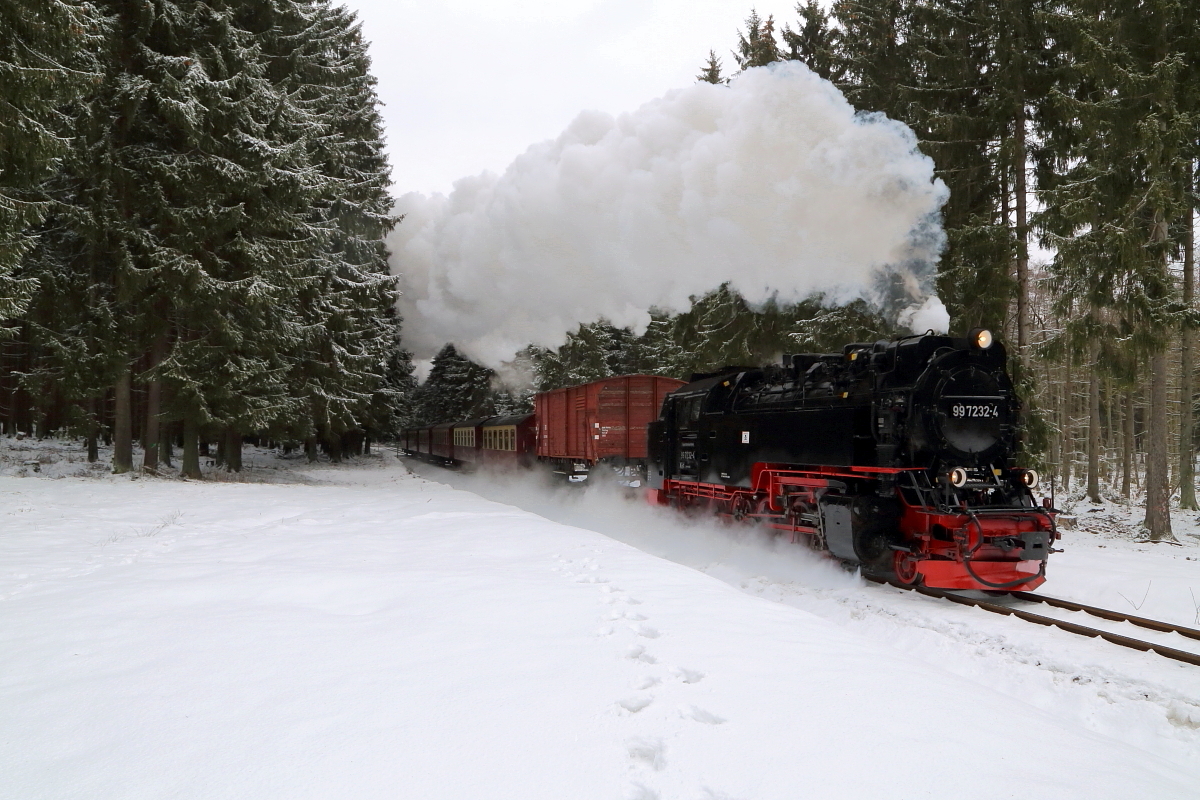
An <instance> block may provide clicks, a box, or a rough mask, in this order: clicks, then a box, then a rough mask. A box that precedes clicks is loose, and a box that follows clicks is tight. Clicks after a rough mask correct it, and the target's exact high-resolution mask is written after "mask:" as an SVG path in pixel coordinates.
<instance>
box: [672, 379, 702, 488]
mask: <svg viewBox="0 0 1200 800" xmlns="http://www.w3.org/2000/svg"><path fill="white" fill-rule="evenodd" d="M703 397H704V396H703V395H694V396H692V397H681V398H679V399H678V400H676V401H675V474H676V476H678V477H680V478H683V479H685V480H687V479H691V480H696V478H697V477H698V475H699V471H698V466H699V465H698V463H697V461H696V446H697V444H698V443H699V439H700V431H699V424H700V401H701V400H702V399H703Z"/></svg>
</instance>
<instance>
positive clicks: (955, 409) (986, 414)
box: [949, 403, 1000, 419]
mask: <svg viewBox="0 0 1200 800" xmlns="http://www.w3.org/2000/svg"><path fill="white" fill-rule="evenodd" d="M949 411H950V416H952V417H954V418H955V419H998V418H999V417H1000V404H999V403H951V404H950V409H949Z"/></svg>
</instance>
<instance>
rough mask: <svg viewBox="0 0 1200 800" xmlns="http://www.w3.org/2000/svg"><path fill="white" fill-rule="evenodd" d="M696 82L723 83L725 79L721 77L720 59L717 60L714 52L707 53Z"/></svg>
mask: <svg viewBox="0 0 1200 800" xmlns="http://www.w3.org/2000/svg"><path fill="white" fill-rule="evenodd" d="M696 80H697V81H703V82H704V83H715V84H722V83H725V78H722V77H721V59H719V58H717V53H716V51H715V50H709V51H708V61H706V62H705V64H704V67H703V69H701V70H700V74H699V75H697V76H696Z"/></svg>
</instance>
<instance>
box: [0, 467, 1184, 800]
mask: <svg viewBox="0 0 1200 800" xmlns="http://www.w3.org/2000/svg"><path fill="white" fill-rule="evenodd" d="M28 460H30V459H23V460H22V465H21V467H22V468H24V461H28ZM247 460H248V463H251V464H253V465H254V467H253V468H252V469H251V470H249V473H250V478H251V480H252V481H257V482H216V481H205V482H183V481H176V480H163V479H146V478H142V479H139V480H132V479H131V478H130V477H127V476H126V477H114V476H109V475H103V474H95V475H94V476H92V477H65V478H61V479H53V478H52V477H50V476H52V475H55V474H62V472H65V471H66V470H65V468H59V467H56V466H55V464H54V463H49V461H52V459H50V460H48V463H46V464H45V465H43V466H42V467H41V468H40V469H41V472H39V473H33V472H32V468H24V470H25V471H26V472H27V474H28V475H29V476H28V477H16V476H8V477H0V709H3V713H0V797H4V798H8V797H12V798H22V799H23V800H24V799H25V798H30V799H32V798H122V800H124V799H125V798H162V797H179V798H284V797H286V798H309V797H311V798H331V797H345V798H376V797H381V798H382V797H387V798H446V799H447V800H449V799H450V798H453V799H454V800H462V799H464V798H472V799H473V798H521V800H527V799H529V798H553V799H554V800H562V799H563V798H614V799H619V798H654V797H658V798H661V800H668V799H674V798H681V799H684V800H689V799H691V798H696V799H697V800H698V799H699V798H710V799H711V798H726V799H727V800H731V799H732V798H740V799H741V800H750V799H751V798H754V799H755V800H757V799H759V798H763V799H765V798H787V799H788V800H794V799H795V798H801V797H805V798H807V797H812V798H878V797H895V798H962V797H972V798H1010V797H1011V798H1089V800H1091V799H1094V798H1133V797H1155V798H1195V797H1197V796H1200V789H1198V788H1197V787H1200V668H1196V667H1191V666H1189V665H1185V664H1180V663H1177V662H1171V661H1168V660H1166V659H1163V658H1161V657H1159V656H1156V655H1152V654H1144V653H1137V652H1134V651H1128V650H1123V649H1121V648H1117V647H1114V646H1112V645H1110V644H1107V643H1104V642H1096V641H1093V640H1088V639H1083V638H1081V637H1077V636H1072V635H1070V634H1067V633H1064V632H1061V631H1055V630H1047V629H1043V628H1040V627H1036V626H1032V625H1028V624H1026V623H1021V622H1017V621H1014V620H1011V619H1009V618H1003V617H997V616H995V615H989V614H985V613H981V612H979V611H977V610H974V609H967V608H960V607H957V606H951V605H949V604H946V603H939V602H937V601H934V600H931V599H928V598H923V597H919V596H914V595H913V594H912V593H902V592H899V591H897V590H892V589H886V588H880V587H877V586H871V585H866V584H864V583H863V582H862V581H860V580H859V579H858V578H857V577H855V576H854V575H851V574H848V573H846V572H844V571H843V570H841V569H840V568H839V567H837V566H835V565H833V564H831V563H830V562H828V561H825V560H823V559H821V558H820V557H818V556H816V555H813V554H811V553H809V552H807V551H805V550H804V549H803V548H800V547H796V546H788V545H781V544H779V543H778V542H775V541H771V540H768V539H766V538H765V537H763V536H762V535H761V534H758V533H755V532H753V531H751V530H748V529H731V528H723V527H719V526H713V525H710V524H708V523H691V522H688V521H686V520H681V519H679V518H677V517H673V516H670V515H669V514H667V513H666V512H663V511H659V510H657V509H651V508H648V507H645V506H643V505H641V504H638V503H631V502H626V501H624V500H623V499H622V498H621V497H620V496H619V495H617V494H616V493H615V492H606V491H601V490H596V489H591V490H586V491H574V492H571V491H554V490H548V489H546V488H545V487H544V486H542V485H540V484H538V482H537V481H536V480H534V479H532V478H530V477H528V476H521V477H517V478H495V477H487V476H466V475H458V474H454V473H447V472H443V471H440V470H436V469H434V468H432V467H426V466H419V467H414V469H416V470H417V473H418V474H415V475H414V474H410V473H409V471H408V470H407V469H406V468H405V466H403V465H402V464H400V463H399V462H397V461H396V460H395V459H394V458H393V457H392V456H391V455H390V454H388V453H382V454H377V455H376V456H375V457H373V458H364V459H358V460H356V462H355V463H354V464H351V465H344V466H342V467H336V468H335V467H330V466H328V465H317V466H307V465H301V464H300V460H298V459H295V460H287V459H278V458H274V457H272V456H269V455H268V454H261V453H260V454H249V456H248V459H247ZM12 461H14V459H10V462H12ZM86 469H87V468H86V467H82V468H80V469H79V470H76V471H84V470H86ZM10 471H12V472H20V471H22V470H21V469H18V468H13V469H11V470H10ZM94 472H95V473H101V472H102V471H101V470H95V471H94ZM85 474H90V473H85ZM448 484H453V486H457V487H459V488H452V486H451V485H448ZM466 489H469V490H470V491H465V490H466ZM481 495H482V496H481ZM489 498H490V499H489ZM1110 512H1111V513H1113V514H1116V513H1118V510H1113V509H1108V510H1106V511H1104V512H1101V513H1105V514H1107V513H1110ZM1080 516H1081V517H1083V512H1081V513H1080ZM1190 523H1191V521H1190V520H1189V521H1188V524H1190ZM1088 530H1090V528H1088V527H1086V525H1082V524H1081V528H1080V529H1079V530H1077V531H1075V532H1068V534H1067V537H1066V538H1065V540H1064V542H1065V547H1066V550H1067V552H1065V553H1061V554H1058V555H1056V556H1055V561H1054V563H1053V565H1052V568H1051V579H1050V581H1049V582H1048V583H1047V585H1046V587H1045V592H1046V593H1047V594H1054V595H1057V596H1065V597H1075V598H1078V599H1081V600H1084V601H1090V602H1095V603H1097V604H1099V605H1108V606H1110V607H1113V608H1124V607H1126V606H1125V605H1124V603H1126V602H1128V603H1129V604H1130V607H1136V606H1140V612H1139V613H1142V614H1145V615H1147V616H1159V617H1163V618H1172V619H1176V621H1178V622H1181V623H1185V624H1195V620H1194V619H1193V617H1194V615H1195V614H1196V608H1195V606H1193V605H1192V604H1191V601H1190V600H1187V596H1188V595H1187V592H1188V591H1189V590H1192V591H1194V592H1195V593H1196V595H1197V597H1198V598H1200V561H1197V560H1196V559H1197V558H1198V557H1200V547H1198V546H1197V539H1196V538H1194V537H1189V536H1188V535H1186V533H1184V531H1183V530H1182V526H1181V538H1182V539H1184V540H1185V541H1186V542H1187V544H1185V545H1184V546H1182V547H1164V546H1161V545H1159V546H1151V545H1139V544H1135V543H1134V542H1132V541H1131V540H1130V537H1129V536H1128V535H1126V536H1122V535H1120V532H1119V530H1118V529H1117V528H1114V529H1113V531H1110V532H1108V533H1100V534H1095V533H1088V532H1087V531H1088ZM1143 550H1144V551H1145V552H1142V551H1143ZM1189 559H1191V560H1189ZM1180 592H1182V594H1183V597H1182V598H1180V597H1177V595H1178V594H1180ZM1121 595H1123V596H1124V597H1125V598H1127V599H1125V600H1123V599H1122V597H1121Z"/></svg>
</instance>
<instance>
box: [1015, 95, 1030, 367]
mask: <svg viewBox="0 0 1200 800" xmlns="http://www.w3.org/2000/svg"><path fill="white" fill-rule="evenodd" d="M1018 94H1019V95H1020V96H1019V97H1018V98H1017V100H1018V102H1019V104H1020V107H1019V108H1018V109H1017V119H1016V131H1015V133H1014V137H1015V140H1016V142H1015V144H1016V148H1015V152H1014V153H1013V160H1014V161H1015V162H1016V164H1015V166H1016V169H1015V175H1014V176H1013V177H1014V178H1015V179H1016V194H1017V197H1016V201H1017V203H1016V204H1017V353H1018V354H1019V356H1020V364H1021V378H1022V380H1028V377H1027V376H1028V375H1029V212H1028V207H1027V206H1026V197H1025V194H1026V184H1025V97H1024V91H1023V88H1022V87H1021V85H1020V84H1018Z"/></svg>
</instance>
